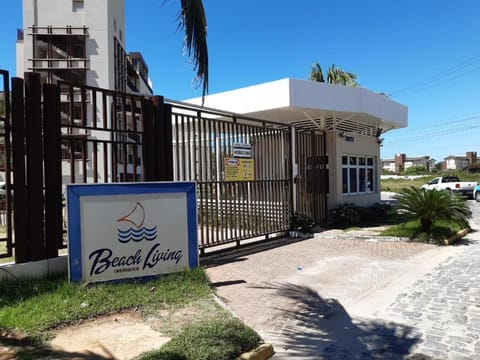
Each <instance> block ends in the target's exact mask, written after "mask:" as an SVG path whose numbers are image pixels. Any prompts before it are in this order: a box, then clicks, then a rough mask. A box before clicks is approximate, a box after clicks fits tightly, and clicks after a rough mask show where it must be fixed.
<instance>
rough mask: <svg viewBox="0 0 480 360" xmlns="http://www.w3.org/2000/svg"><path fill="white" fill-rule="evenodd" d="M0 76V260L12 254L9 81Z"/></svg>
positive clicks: (1, 71)
mask: <svg viewBox="0 0 480 360" xmlns="http://www.w3.org/2000/svg"><path fill="white" fill-rule="evenodd" d="M0 76H1V80H0V95H1V96H0V178H1V180H0V258H5V257H10V256H12V254H13V242H12V199H11V195H12V191H11V178H10V169H11V166H10V164H11V152H10V149H11V122H10V84H9V80H10V79H9V74H8V71H5V70H0Z"/></svg>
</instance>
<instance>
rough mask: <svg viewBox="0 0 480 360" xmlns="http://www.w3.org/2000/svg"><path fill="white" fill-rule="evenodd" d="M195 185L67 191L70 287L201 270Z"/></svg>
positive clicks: (132, 185) (93, 186)
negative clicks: (82, 282)
mask: <svg viewBox="0 0 480 360" xmlns="http://www.w3.org/2000/svg"><path fill="white" fill-rule="evenodd" d="M195 196H196V186H195V183H194V182H178V183H177V182H175V183H173V182H172V183H170V182H159V183H156V182H153V183H117V184H79V185H76V184H72V185H67V206H68V248H69V252H68V260H69V264H68V269H69V277H70V280H71V281H75V282H78V281H84V282H99V281H111V280H120V279H126V278H144V277H151V276H156V275H159V274H163V273H170V272H177V271H182V270H185V269H187V268H194V267H197V266H198V240H197V210H196V198H195Z"/></svg>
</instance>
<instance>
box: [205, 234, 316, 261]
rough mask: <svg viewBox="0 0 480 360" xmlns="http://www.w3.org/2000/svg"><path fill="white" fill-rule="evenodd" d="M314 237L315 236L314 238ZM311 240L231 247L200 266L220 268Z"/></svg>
mask: <svg viewBox="0 0 480 360" xmlns="http://www.w3.org/2000/svg"><path fill="white" fill-rule="evenodd" d="M312 237H313V236H312ZM312 237H309V238H290V237H279V238H275V239H270V240H262V241H257V242H254V243H249V244H245V245H241V246H238V247H230V248H227V249H224V250H218V251H215V252H212V253H211V254H207V255H205V256H204V257H201V258H200V265H201V266H203V267H206V268H209V267H215V266H220V265H224V264H228V263H233V262H238V261H245V260H247V259H248V256H249V255H252V254H256V253H260V252H263V251H267V250H271V249H274V248H278V247H282V246H286V245H289V244H293V243H296V242H300V241H305V240H307V239H311V238H312Z"/></svg>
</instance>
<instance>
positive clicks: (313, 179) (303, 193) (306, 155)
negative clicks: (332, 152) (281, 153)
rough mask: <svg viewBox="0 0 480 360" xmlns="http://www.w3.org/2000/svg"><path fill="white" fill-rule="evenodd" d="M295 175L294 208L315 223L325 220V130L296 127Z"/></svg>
mask: <svg viewBox="0 0 480 360" xmlns="http://www.w3.org/2000/svg"><path fill="white" fill-rule="evenodd" d="M295 144H296V147H295V164H297V167H298V175H297V177H296V179H295V186H296V192H295V194H296V196H295V205H296V206H295V207H296V211H297V212H299V213H302V214H305V215H308V216H309V217H311V218H312V219H313V221H314V222H315V223H316V224H322V223H324V222H325V221H326V220H327V194H328V189H329V183H328V157H327V156H326V143H325V133H324V132H320V131H302V130H301V129H297V130H296V136H295Z"/></svg>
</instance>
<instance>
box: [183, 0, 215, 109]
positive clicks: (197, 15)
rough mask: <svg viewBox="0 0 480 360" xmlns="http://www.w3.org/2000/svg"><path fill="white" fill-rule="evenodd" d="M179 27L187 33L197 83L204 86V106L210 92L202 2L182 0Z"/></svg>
mask: <svg viewBox="0 0 480 360" xmlns="http://www.w3.org/2000/svg"><path fill="white" fill-rule="evenodd" d="M178 26H179V28H180V29H183V30H184V31H185V45H186V47H187V51H188V56H189V57H190V58H191V59H192V61H193V67H194V70H195V71H196V72H197V75H196V81H198V82H199V83H200V84H202V104H203V101H204V99H205V95H206V94H207V92H208V46H207V18H206V16H205V9H204V8H203V3H202V0H181V10H180V14H179V15H178Z"/></svg>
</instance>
